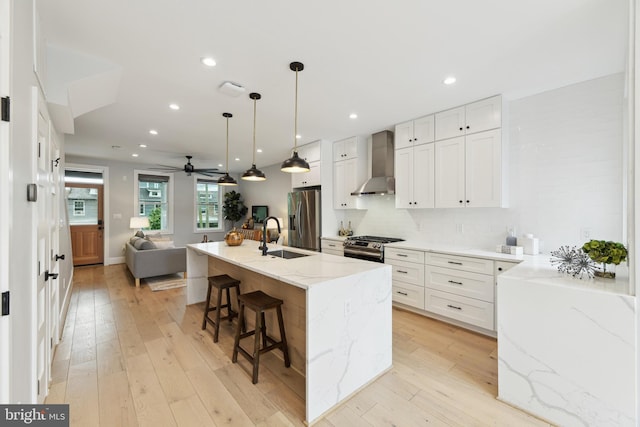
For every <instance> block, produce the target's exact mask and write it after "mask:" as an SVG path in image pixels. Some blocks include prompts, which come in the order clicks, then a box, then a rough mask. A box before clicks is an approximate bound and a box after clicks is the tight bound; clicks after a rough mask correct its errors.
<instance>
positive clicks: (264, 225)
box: [258, 216, 281, 256]
mask: <svg viewBox="0 0 640 427" xmlns="http://www.w3.org/2000/svg"><path fill="white" fill-rule="evenodd" d="M270 219H272V220H274V221H275V222H276V224H278V234H280V233H281V230H280V221H278V218H276V217H275V216H268V217H266V218H265V219H264V222H263V223H262V245H261V246H260V247H259V248H258V249H261V250H262V256H266V255H267V251H268V250H269V248H268V247H267V223H268V222H269V220H270Z"/></svg>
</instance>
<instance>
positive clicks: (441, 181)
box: [435, 129, 502, 208]
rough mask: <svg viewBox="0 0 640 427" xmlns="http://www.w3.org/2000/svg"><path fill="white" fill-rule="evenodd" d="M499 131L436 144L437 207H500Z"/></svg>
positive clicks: (500, 162) (500, 161) (500, 157)
mask: <svg viewBox="0 0 640 427" xmlns="http://www.w3.org/2000/svg"><path fill="white" fill-rule="evenodd" d="M501 150H502V141H501V131H500V129H495V130H491V131H486V132H480V133H477V134H473V135H467V136H466V137H458V138H452V139H446V140H443V141H436V143H435V183H436V184H435V207H436V208H456V207H501V206H502V152H501Z"/></svg>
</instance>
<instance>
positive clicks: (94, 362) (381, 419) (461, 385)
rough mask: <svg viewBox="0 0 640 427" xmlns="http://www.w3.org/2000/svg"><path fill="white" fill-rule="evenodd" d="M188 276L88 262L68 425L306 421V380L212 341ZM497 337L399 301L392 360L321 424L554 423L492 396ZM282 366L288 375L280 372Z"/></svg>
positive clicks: (275, 362)
mask: <svg viewBox="0 0 640 427" xmlns="http://www.w3.org/2000/svg"><path fill="white" fill-rule="evenodd" d="M202 310H203V305H202V304H196V305H192V306H188V307H187V306H185V288H181V289H172V290H167V291H161V292H151V290H150V289H149V288H148V287H146V286H144V285H143V286H142V287H141V288H140V289H136V288H135V286H134V282H133V278H132V277H131V276H130V275H129V273H128V272H127V271H126V267H125V266H124V265H115V266H109V267H82V268H76V269H75V272H74V290H73V294H72V297H71V304H70V307H69V313H68V316H67V321H66V324H65V327H64V333H63V337H62V342H61V343H60V345H59V346H58V347H57V350H56V354H55V358H54V363H53V372H52V373H53V375H52V376H53V380H52V384H51V388H50V390H49V396H48V397H47V403H69V404H70V416H71V425H72V426H82V427H84V426H135V425H141V426H144V425H149V426H188V427H191V426H303V425H304V423H303V419H304V381H303V380H302V378H300V376H299V375H296V374H295V373H294V372H292V371H291V370H286V369H284V368H283V367H282V362H281V360H280V359H278V358H277V357H276V356H274V355H271V353H269V354H267V355H265V357H264V361H263V362H264V363H261V369H260V382H259V383H258V384H256V385H253V384H252V383H251V377H250V375H249V373H248V370H249V366H248V364H247V363H244V364H243V363H242V361H241V359H242V358H239V359H238V360H239V362H240V363H239V364H232V363H231V358H230V354H231V347H232V345H233V336H232V333H233V329H232V327H231V326H223V327H222V328H221V330H220V341H219V343H218V344H214V343H213V341H212V335H211V333H210V331H209V329H210V327H208V329H207V330H206V331H202V330H201V329H200V326H201V322H202ZM496 355H497V349H496V341H495V340H494V339H491V338H488V337H484V336H482V335H478V334H475V333H472V332H469V331H466V330H464V329H460V328H457V327H454V326H450V325H447V324H445V323H441V322H438V321H434V320H431V319H428V318H425V317H422V316H419V315H416V314H413V313H409V312H406V311H403V310H398V309H394V310H393V368H392V369H391V371H389V372H388V373H386V374H385V375H383V376H382V377H381V378H379V379H378V380H376V381H375V382H373V383H372V384H370V385H369V386H367V387H366V388H364V389H363V390H361V391H360V392H359V393H357V394H356V395H354V396H353V397H352V398H351V399H350V400H348V401H347V402H345V403H343V404H342V405H341V406H339V407H338V408H337V409H336V410H334V411H332V412H331V413H330V414H328V415H327V416H326V417H325V418H324V419H322V420H320V421H319V422H317V423H316V424H314V425H316V426H324V427H331V426H335V427H342V426H349V427H350V426H422V425H447V426H485V425H499V426H529V425H531V426H541V425H548V424H547V423H544V422H542V421H540V420H538V419H536V418H534V417H531V416H528V415H527V414H525V413H523V412H520V411H518V410H516V409H514V408H511V407H510V406H508V405H506V404H504V403H502V402H500V401H498V400H496V399H495V396H496V394H497V360H496V358H497V356H496ZM281 378H284V381H283V380H281Z"/></svg>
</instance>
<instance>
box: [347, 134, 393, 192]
mask: <svg viewBox="0 0 640 427" xmlns="http://www.w3.org/2000/svg"><path fill="white" fill-rule="evenodd" d="M367 194H381V195H382V194H396V179H395V178H394V177H393V132H391V131H388V130H385V131H382V132H378V133H374V134H373V135H372V139H371V178H369V180H367V181H366V182H365V183H364V184H362V185H361V186H360V188H358V189H357V190H356V191H354V192H353V193H351V195H352V196H364V195H367Z"/></svg>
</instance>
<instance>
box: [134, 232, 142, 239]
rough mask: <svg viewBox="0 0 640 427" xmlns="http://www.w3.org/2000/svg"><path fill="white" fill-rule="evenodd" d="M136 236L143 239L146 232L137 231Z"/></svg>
mask: <svg viewBox="0 0 640 427" xmlns="http://www.w3.org/2000/svg"><path fill="white" fill-rule="evenodd" d="M134 236H136V237H143V238H144V232H143V231H142V230H138V231H136V234H134Z"/></svg>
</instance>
